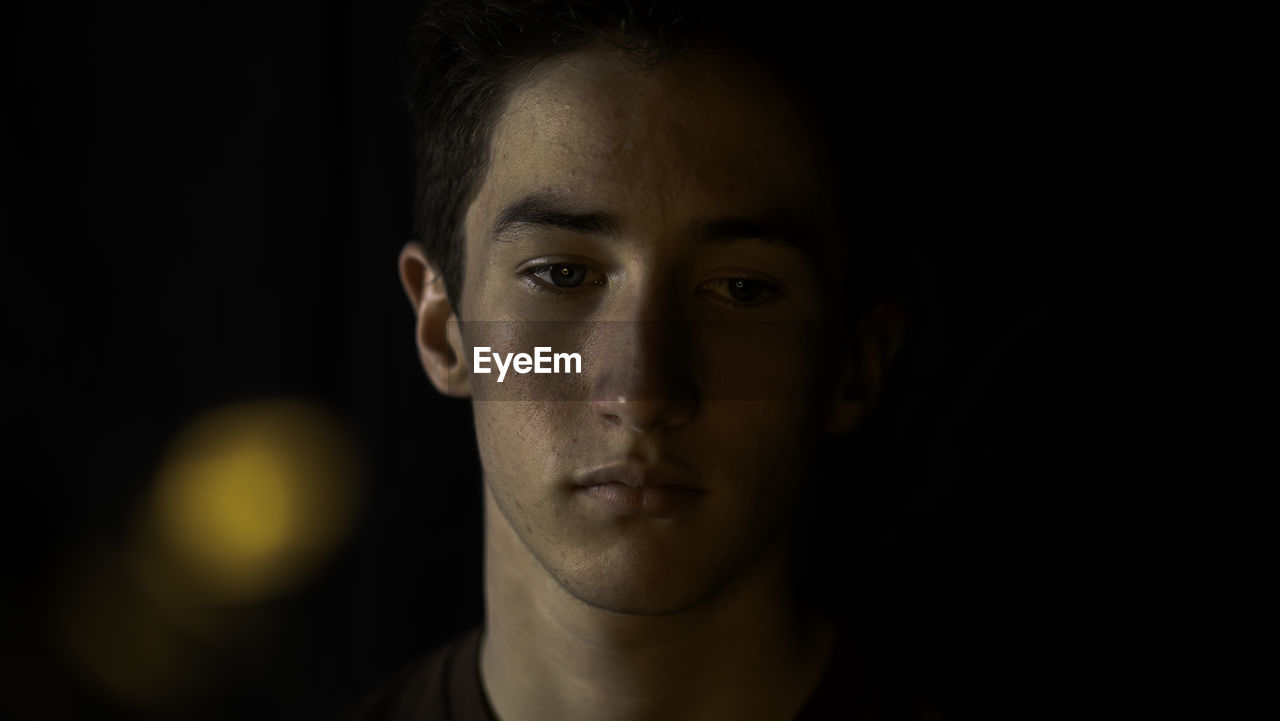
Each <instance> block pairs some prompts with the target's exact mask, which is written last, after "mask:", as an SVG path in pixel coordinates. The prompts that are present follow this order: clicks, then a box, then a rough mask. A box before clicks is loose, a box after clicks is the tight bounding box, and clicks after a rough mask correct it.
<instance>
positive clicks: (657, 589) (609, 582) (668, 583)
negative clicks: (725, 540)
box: [549, 544, 737, 616]
mask: <svg viewBox="0 0 1280 721" xmlns="http://www.w3.org/2000/svg"><path fill="white" fill-rule="evenodd" d="M725 560H726V559H720V558H708V557H704V558H702V559H698V558H696V557H695V556H694V555H693V554H691V553H689V552H688V551H687V550H679V549H674V548H672V547H669V546H665V545H660V544H625V545H624V544H615V545H614V546H613V547H611V548H609V549H607V550H606V551H604V552H599V553H591V554H587V557H585V558H583V559H581V560H579V561H577V562H570V563H568V564H565V567H563V568H560V569H549V570H551V573H552V576H553V577H554V578H555V579H556V582H557V583H558V584H559V585H560V587H561V588H563V589H564V590H565V591H566V592H567V593H569V594H570V595H572V596H573V597H575V598H577V599H578V600H580V601H582V602H583V603H585V604H587V605H589V606H592V607H595V608H598V609H601V610H605V611H611V612H614V613H622V614H629V615H640V616H664V615H668V614H672V613H677V612H679V611H683V610H685V609H688V608H690V607H692V606H696V605H698V604H699V603H701V602H703V601H705V600H707V599H708V598H711V597H712V596H714V595H715V593H716V591H717V590H719V589H720V588H721V586H723V584H724V582H725V580H726V579H727V578H730V577H731V576H732V575H733V574H734V573H735V572H736V571H737V569H736V568H735V567H734V566H735V565H736V564H726V563H724V561H725Z"/></svg>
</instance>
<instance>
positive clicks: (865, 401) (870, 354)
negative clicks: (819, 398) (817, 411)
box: [826, 300, 906, 435]
mask: <svg viewBox="0 0 1280 721" xmlns="http://www.w3.org/2000/svg"><path fill="white" fill-rule="evenodd" d="M905 328H906V313H905V311H904V309H903V307H902V304H901V303H899V302H897V301H896V300H895V301H889V300H882V301H877V302H876V303H875V304H874V305H873V306H872V307H871V309H870V310H868V311H867V312H866V313H865V314H864V315H863V317H862V319H861V320H860V321H859V322H858V326H857V329H856V330H855V331H854V333H853V335H851V336H850V337H849V339H848V341H847V342H846V343H845V346H844V349H843V351H842V354H841V358H840V366H839V373H840V376H839V382H838V383H837V385H836V388H835V391H836V392H835V396H834V398H833V399H832V405H831V410H830V412H829V413H828V416H827V423H826V431H827V432H828V433H831V434H834V435H839V434H844V433H849V432H851V431H853V430H854V429H856V428H857V427H858V426H860V425H862V423H863V422H864V421H865V420H866V419H867V417H868V416H870V415H871V411H872V410H873V409H874V408H875V405H876V402H877V401H878V400H879V398H880V390H881V388H882V386H883V384H884V377H885V374H886V372H887V371H888V368H889V364H890V362H892V361H893V357H894V356H895V355H897V353H898V347H899V346H900V345H901V344H902V335H903V331H904V330H905Z"/></svg>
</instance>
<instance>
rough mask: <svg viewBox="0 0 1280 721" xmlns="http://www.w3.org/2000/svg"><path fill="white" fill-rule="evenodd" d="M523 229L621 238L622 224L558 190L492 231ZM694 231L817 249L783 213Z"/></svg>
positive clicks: (498, 234) (501, 217)
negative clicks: (560, 194) (584, 207)
mask: <svg viewBox="0 0 1280 721" xmlns="http://www.w3.org/2000/svg"><path fill="white" fill-rule="evenodd" d="M521 229H552V230H567V231H570V232H573V233H582V234H585V235H602V236H609V237H619V236H621V235H622V224H621V223H620V222H619V221H618V220H617V218H616V217H615V216H613V215H610V214H609V213H606V212H603V211H587V210H582V209H579V208H575V207H574V205H573V204H572V203H570V202H568V201H566V200H564V199H563V198H561V197H559V196H557V195H556V194H554V193H551V192H547V191H539V192H534V193H530V194H529V195H526V196H524V197H522V198H520V199H519V200H517V201H516V202H514V203H512V204H511V205H508V206H507V207H506V208H504V209H503V210H502V212H501V213H499V214H498V218H497V219H496V220H495V221H494V223H493V231H492V233H491V234H490V235H491V237H492V238H493V240H494V241H495V242H500V243H501V242H509V241H511V240H513V238H511V235H512V234H513V233H514V232H516V231H518V230H521ZM693 234H694V237H696V238H697V239H698V240H699V241H701V242H704V243H731V242H757V243H764V244H766V245H770V246H774V247H779V248H789V249H793V250H797V251H799V252H801V253H803V254H805V255H808V254H810V252H811V251H812V250H813V246H814V243H813V238H812V234H811V233H810V232H809V231H807V230H805V229H804V227H803V224H800V223H794V222H790V221H789V220H788V219H786V218H785V217H782V216H769V215H766V216H761V217H759V218H748V217H728V218H718V219H715V220H709V221H704V222H700V223H695V224H694V226H693Z"/></svg>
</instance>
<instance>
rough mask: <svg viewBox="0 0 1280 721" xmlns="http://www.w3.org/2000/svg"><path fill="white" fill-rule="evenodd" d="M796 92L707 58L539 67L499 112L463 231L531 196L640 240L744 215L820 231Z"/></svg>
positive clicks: (816, 167) (608, 59)
mask: <svg viewBox="0 0 1280 721" xmlns="http://www.w3.org/2000/svg"><path fill="white" fill-rule="evenodd" d="M800 97H801V96H800V95H799V94H797V93H794V92H792V91H791V90H790V89H788V88H787V87H786V86H785V85H784V84H783V83H781V82H780V81H778V80H777V79H775V78H774V77H773V76H771V75H770V74H769V73H767V72H764V71H763V69H761V68H760V67H758V66H755V65H753V64H751V63H750V62H748V61H746V60H744V59H742V58H739V57H737V56H734V55H731V54H728V53H724V52H714V51H709V50H691V51H687V52H685V53H683V54H681V55H679V56H677V57H675V58H672V59H670V60H668V61H665V62H663V63H660V64H659V65H657V66H656V67H653V68H649V69H641V68H638V67H637V66H636V65H635V64H634V63H633V62H632V61H631V60H629V59H628V58H627V57H625V56H624V55H622V54H621V53H619V52H618V51H615V50H611V49H607V48H603V47H597V48H593V49H590V50H587V51H583V52H578V53H574V54H572V55H569V56H566V57H563V58H559V59H555V60H553V61H549V62H547V63H544V64H543V65H541V66H539V67H538V68H537V69H536V71H535V72H534V73H533V74H532V76H531V77H530V78H528V79H526V80H525V81H524V82H522V83H520V84H519V85H518V86H517V87H516V88H515V89H514V91H513V92H512V93H511V95H510V98H509V100H508V103H507V106H506V108H505V110H504V111H503V113H502V114H501V116H500V117H499V120H498V122H497V124H496V127H495V129H494V134H493V138H492V140H491V147H490V161H489V168H488V172H487V173H486V176H485V180H484V182H483V183H482V186H481V188H480V189H479V191H478V193H477V196H476V199H475V202H474V203H473V205H472V208H471V212H469V214H468V236H472V235H473V232H478V233H479V234H481V235H483V234H484V233H485V231H487V230H488V228H487V227H486V226H485V222H486V221H491V220H492V219H493V218H494V217H496V216H497V215H498V214H499V213H501V212H502V210H503V208H504V207H505V206H506V205H507V204H509V203H511V202H513V201H514V200H516V199H518V198H522V197H527V196H529V195H531V194H540V195H551V196H554V197H556V198H559V199H563V200H564V201H566V202H568V203H570V204H572V205H574V206H578V207H580V208H581V209H583V210H590V211H598V212H605V213H609V214H610V215H611V216H612V217H616V218H617V219H618V220H619V224H620V225H621V226H622V228H623V229H624V230H633V231H635V232H636V233H640V234H643V235H644V236H645V237H648V238H656V237H659V236H661V237H673V236H676V235H679V234H680V233H682V232H684V231H685V230H686V229H687V228H688V227H690V226H693V225H697V224H698V223H705V222H712V221H715V220H717V219H718V218H720V217H743V216H748V215H755V216H767V215H772V216H785V217H787V218H788V219H791V220H803V221H804V222H805V223H807V224H809V225H812V226H814V227H812V228H810V232H813V233H815V234H830V233H833V232H834V231H835V228H834V227H833V226H834V223H835V219H836V215H837V213H836V209H837V207H838V204H837V201H836V197H835V183H834V169H833V167H832V163H831V161H830V158H829V153H828V152H827V149H826V147H825V145H824V143H823V141H822V137H823V135H822V133H821V132H820V130H819V124H818V122H817V120H816V115H815V114H814V113H813V112H812V111H811V110H810V109H809V108H808V107H807V106H806V105H805V104H804V102H803V101H802V100H801V99H800ZM473 225H474V227H473Z"/></svg>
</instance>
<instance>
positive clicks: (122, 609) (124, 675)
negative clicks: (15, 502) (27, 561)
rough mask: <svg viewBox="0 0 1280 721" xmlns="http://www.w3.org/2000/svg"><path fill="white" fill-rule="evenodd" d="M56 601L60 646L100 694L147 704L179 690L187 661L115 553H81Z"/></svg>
mask: <svg viewBox="0 0 1280 721" xmlns="http://www.w3.org/2000/svg"><path fill="white" fill-rule="evenodd" d="M58 606H59V609H58V610H59V613H58V619H59V632H60V634H59V635H60V637H61V640H62V647H63V649H64V650H65V652H66V655H67V657H68V659H69V660H70V661H71V664H72V667H73V669H74V670H75V671H76V672H77V675H78V676H80V677H81V678H84V679H86V680H87V681H88V682H89V683H90V685H92V686H93V687H94V688H96V689H98V690H99V691H100V692H104V693H105V694H106V695H108V696H110V697H111V698H113V699H114V700H115V701H117V702H119V703H123V704H125V705H127V706H130V707H133V708H152V707H155V706H158V705H161V704H164V703H166V702H168V701H170V700H171V699H173V698H174V696H175V695H177V694H179V693H181V692H182V690H183V689H185V688H187V686H188V684H189V682H190V680H191V677H190V673H191V671H192V670H193V667H192V662H193V661H194V660H195V659H194V658H193V657H192V655H191V654H190V653H189V648H187V644H186V643H185V642H184V640H183V638H182V637H181V636H180V635H179V634H177V633H175V632H174V630H173V629H172V628H171V627H170V626H168V625H167V624H165V623H164V619H163V617H162V616H161V615H160V614H159V613H158V611H159V609H158V608H157V607H156V606H155V604H154V603H153V602H152V599H151V598H150V597H149V596H148V595H147V594H146V592H145V591H144V590H143V589H142V588H141V587H140V585H139V584H138V583H137V582H136V579H135V578H134V577H133V576H132V575H131V574H130V573H129V572H128V568H127V567H126V565H124V564H123V563H122V560H121V559H120V558H118V557H116V556H114V555H112V554H108V553H95V554H92V557H90V558H85V559H83V560H82V561H81V563H80V564H78V567H77V568H75V569H73V570H72V571H71V572H70V573H69V574H67V576H66V578H65V581H64V584H63V588H62V589H61V593H60V594H59V598H58Z"/></svg>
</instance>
